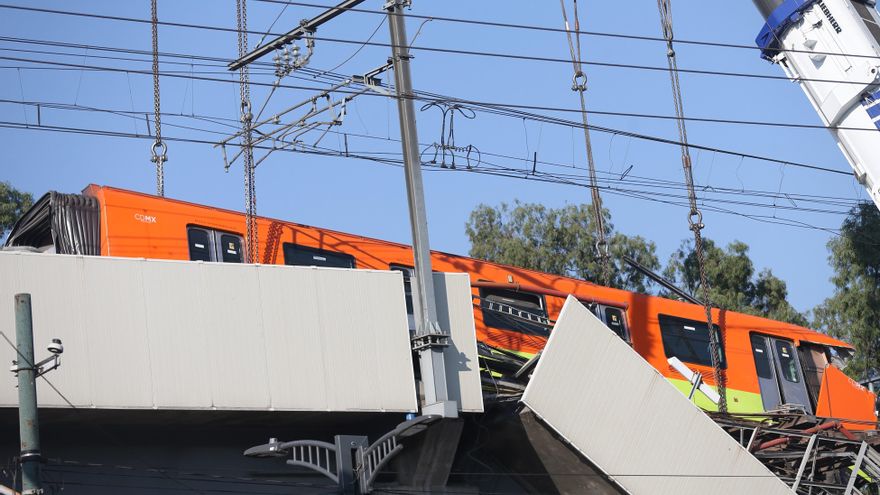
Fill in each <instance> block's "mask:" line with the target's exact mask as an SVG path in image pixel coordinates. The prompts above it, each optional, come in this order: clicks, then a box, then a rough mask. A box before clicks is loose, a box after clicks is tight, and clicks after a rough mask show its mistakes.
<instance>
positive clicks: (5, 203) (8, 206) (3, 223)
mask: <svg viewBox="0 0 880 495" xmlns="http://www.w3.org/2000/svg"><path fill="white" fill-rule="evenodd" d="M33 204H34V197H33V196H31V194H30V193H26V192H21V191H19V190H18V189H16V188H14V187H12V184H10V183H8V182H0V239H2V238H3V237H5V234H6V231H8V230H9V229H11V228H12V226H13V225H15V221H16V220H18V218H19V217H21V215H22V214H24V212H26V211H27V210H28V208H30V207H31V205H33Z"/></svg>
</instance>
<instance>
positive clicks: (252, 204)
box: [235, 0, 259, 263]
mask: <svg viewBox="0 0 880 495" xmlns="http://www.w3.org/2000/svg"><path fill="white" fill-rule="evenodd" d="M235 18H236V25H237V28H238V56H239V58H242V57H244V56H245V55H247V51H248V39H247V0H235ZM238 76H239V86H240V90H241V130H242V133H241V146H242V155H243V158H244V189H245V222H246V224H247V225H246V232H245V234H246V235H245V237H246V239H245V243H246V244H247V250H246V251H245V252H246V255H247V261H248V263H257V261H258V260H259V244H258V241H257V193H256V186H255V174H254V168H255V167H254V148H253V128H252V125H253V120H254V116H253V113H252V112H251V89H250V71H249V70H248V66H247V64H245V65H243V66H241V68H240V69H239V71H238Z"/></svg>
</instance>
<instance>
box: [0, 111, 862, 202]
mask: <svg viewBox="0 0 880 495" xmlns="http://www.w3.org/2000/svg"><path fill="white" fill-rule="evenodd" d="M4 103H5V104H15V105H24V106H30V107H41V108H43V109H46V110H49V109H55V110H67V111H80V112H96V113H106V114H112V115H116V116H122V117H127V118H130V119H138V118H140V117H141V116H143V115H144V112H143V111H137V110H122V109H112V108H105V107H93V106H86V105H82V104H77V105H74V104H67V103H60V102H50V101H19V100H10V99H0V104H4ZM163 117H175V118H183V119H187V120H197V121H201V122H209V123H213V124H216V125H220V126H223V127H225V128H227V129H229V130H240V127H239V125H237V124H239V119H233V118H228V117H220V116H210V115H198V114H184V113H172V112H163ZM165 125H167V126H170V127H174V128H178V129H184V130H191V131H196V132H204V133H212V134H215V135H218V136H226V135H227V131H220V130H210V129H204V128H197V127H192V126H189V125H181V124H174V123H166V124H165ZM328 132H330V133H332V134H338V135H345V136H348V137H350V138H362V139H369V140H377V141H382V142H384V141H393V142H397V141H398V140H397V139H393V138H392V139H389V138H386V137H380V136H374V135H368V134H359V133H352V132H342V131H333V130H330V131H328ZM135 134H136V135H140V134H137V133H135ZM144 136H146V135H144ZM420 146H421V147H429V146H430V145H429V144H427V143H420ZM364 153H371V154H374V155H375V154H382V153H385V152H375V151H374V152H364ZM388 154H393V155H399V152H388ZM482 154H483V155H486V156H487V157H496V158H502V159H505V160H514V161H520V162H523V163H525V164H527V165H528V166H532V165H533V164H535V163H537V164H540V165H546V166H551V167H555V168H560V169H568V170H571V169H575V170H586V169H584V168H582V167H572V166H571V165H568V164H561V163H557V162H551V161H547V160H535V161H533V160H532V159H526V158H523V157H521V156H513V155H508V154H502V153H496V152H491V151H487V150H484V151H482ZM487 163H489V162H487ZM511 170H512V169H511ZM522 171H523V172H525V171H526V170H525V169H522ZM597 174H599V175H602V176H603V177H599V178H598V179H597V180H598V182H600V183H608V184H621V183H623V180H622V179H620V178H619V174H617V173H611V172H605V171H599V170H597ZM554 176H557V177H567V178H568V179H571V180H576V179H578V178H580V177H581V175H580V174H574V173H572V174H565V173H562V172H559V173H556V174H554ZM625 183H626V184H627V185H630V186H632V185H636V186H641V187H652V188H659V189H666V190H672V189H677V190H683V189H684V187H686V186H685V184H684V183H682V182H675V181H672V180H667V179H659V178H655V177H646V176H640V175H638V174H628V175H627V177H626V182H625ZM696 187H697V188H699V189H703V190H705V191H708V192H712V193H716V194H723V195H736V196H754V197H759V198H772V199H781V200H789V201H797V202H799V203H803V202H807V203H815V204H823V205H829V206H843V207H847V208H849V207H852V206H854V205H855V204H857V203H858V201H857V200H855V199H853V198H845V197H839V196H825V195H813V194H801V193H795V192H791V191H781V190H773V191H770V190H766V191H764V190H753V189H739V188H732V187H722V186H717V185H716V186H710V185H709V184H705V185H702V184H697V185H696ZM783 208H786V207H785V206H783ZM798 209H799V210H800V211H812V210H806V209H804V208H802V207H798ZM816 212H818V213H833V214H837V213H840V212H837V211H818V210H817V211H816Z"/></svg>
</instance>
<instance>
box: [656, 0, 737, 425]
mask: <svg viewBox="0 0 880 495" xmlns="http://www.w3.org/2000/svg"><path fill="white" fill-rule="evenodd" d="M657 7H658V9H659V10H660V26H661V28H662V29H663V37H664V38H665V39H666V60H667V63H668V64H669V78H670V81H671V82H672V99H673V102H674V104H675V115H676V117H677V119H676V122H677V123H678V135H679V141H680V142H681V165H682V168H683V169H684V178H685V183H686V185H687V190H688V200H689V202H690V212H689V213H688V224H689V225H690V229H691V231H693V233H694V253H695V254H696V256H697V266H698V267H699V270H700V291H701V292H702V299H703V302H704V304H705V310H706V323H707V324H708V325H709V326H708V328H709V351H710V354H711V357H712V369H713V372H714V375H715V387H716V388H717V389H718V396H719V397H720V400H719V401H718V410H719V411H720V412H722V413H726V412H727V376H726V375H725V372H724V368H723V361H722V357H721V342H719V338H721V340H723V336H722V335H721V334H720V333H719V332H720V331H721V330H720V328H719V332H715V331H714V326H713V324H712V303H711V301H710V300H709V280H708V276H707V274H706V260H705V258H704V255H703V236H702V234H701V231H702V230H703V228H704V227H705V225H704V224H703V214H702V213H701V212H700V209H699V208H698V207H697V194H696V192H695V191H694V174H693V166H692V164H691V154H690V149H689V147H688V144H687V143H688V141H687V127H686V126H685V120H684V104H683V101H682V97H681V80H680V79H679V76H678V61H677V60H676V58H675V48H674V47H673V39H674V35H673V32H672V5H671V0H657Z"/></svg>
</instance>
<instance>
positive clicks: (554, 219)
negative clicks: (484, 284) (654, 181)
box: [466, 201, 660, 292]
mask: <svg viewBox="0 0 880 495" xmlns="http://www.w3.org/2000/svg"><path fill="white" fill-rule="evenodd" d="M602 213H603V215H604V218H605V228H606V231H607V232H606V233H607V235H608V251H609V254H610V257H611V260H612V263H611V265H612V266H611V268H612V270H611V271H612V274H611V278H610V282H611V283H610V285H611V286H612V287H617V288H623V289H628V290H632V291H636V292H647V291H648V289H649V286H650V284H651V281H650V280H649V279H647V278H646V277H645V276H644V275H643V274H641V273H640V272H638V271H636V270H634V269H632V268H630V267H629V266H628V265H626V264H624V263H623V262H622V261H620V260H621V257H622V256H623V255H624V254H626V255H628V256H630V257H632V258H634V259H636V260H637V261H639V262H640V263H642V264H643V265H645V266H647V267H649V268H651V269H654V270H657V269H659V267H660V262H659V260H658V258H657V255H656V247H655V246H654V243H652V242H649V241H647V240H645V239H644V238H642V237H638V236H635V237H632V236H626V235H624V234H620V233H616V234H614V235H611V232H612V230H613V228H612V225H611V222H610V214H609V213H608V210H604V211H603V212H602ZM594 218H595V217H594V215H593V209H592V206H591V205H566V206H564V207H562V208H547V207H545V206H543V205H540V204H533V203H520V202H519V201H517V202H515V203H514V204H513V205H512V206H511V205H507V204H505V203H502V204H501V205H499V206H498V207H497V208H496V207H492V206H488V205H484V204H481V205H479V206H477V208H475V209H474V211H472V212H471V215H470V218H469V220H468V222H467V225H466V232H467V235H468V238H469V239H470V241H471V250H470V255H471V256H473V257H475V258H480V259H485V260H489V261H494V262H497V263H505V264H509V265H515V266H521V267H524V268H531V269H533V270H540V271H542V272H547V273H554V274H557V275H563V276H567V277H574V278H578V279H581V280H587V281H590V282H596V283H602V276H601V273H602V272H601V270H602V268H601V263H600V261H599V259H598V258H597V256H596V249H595V246H596V234H595V233H596V228H595V223H594Z"/></svg>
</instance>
